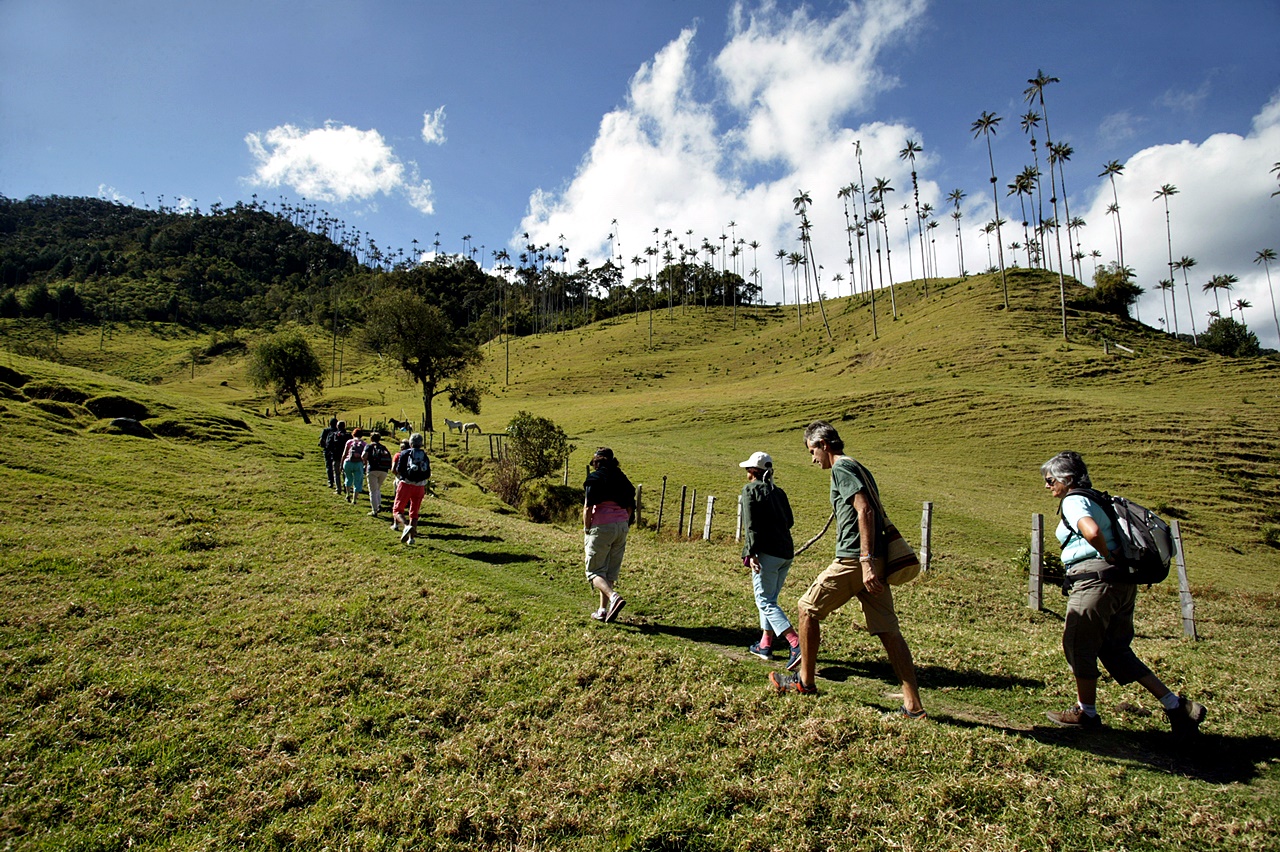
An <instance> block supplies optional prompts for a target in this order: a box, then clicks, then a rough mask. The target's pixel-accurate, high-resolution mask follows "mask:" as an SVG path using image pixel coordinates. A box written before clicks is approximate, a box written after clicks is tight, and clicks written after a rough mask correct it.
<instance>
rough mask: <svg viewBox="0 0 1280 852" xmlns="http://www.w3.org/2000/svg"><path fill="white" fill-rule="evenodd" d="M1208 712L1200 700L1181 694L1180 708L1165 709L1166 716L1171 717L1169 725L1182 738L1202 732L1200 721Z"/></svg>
mask: <svg viewBox="0 0 1280 852" xmlns="http://www.w3.org/2000/svg"><path fill="white" fill-rule="evenodd" d="M1206 713H1208V711H1207V710H1206V709H1205V706H1204V705H1203V704H1201V703H1200V702H1199V701H1191V700H1190V699H1187V698H1184V697H1183V696H1181V695H1179V696H1178V709H1176V710H1166V711H1164V714H1165V716H1168V717H1169V727H1171V728H1172V729H1173V733H1174V736H1177V737H1178V738H1180V739H1185V738H1189V737H1194V736H1195V735H1196V734H1198V733H1200V723H1201V722H1203V721H1204V717H1205V714H1206Z"/></svg>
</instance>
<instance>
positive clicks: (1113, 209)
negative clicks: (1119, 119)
mask: <svg viewBox="0 0 1280 852" xmlns="http://www.w3.org/2000/svg"><path fill="white" fill-rule="evenodd" d="M1120 174H1124V164H1123V163H1121V162H1120V161H1119V160H1112V161H1111V162H1109V163H1107V164H1106V165H1105V166H1103V167H1102V172H1101V173H1100V174H1099V175H1098V177H1105V178H1106V179H1107V180H1109V181H1111V200H1112V204H1111V205H1110V206H1109V207H1107V212H1108V213H1113V214H1115V217H1116V234H1117V237H1116V254H1117V255H1118V256H1119V259H1120V265H1121V266H1124V228H1123V227H1122V226H1121V225H1120V196H1119V195H1118V194H1117V193H1116V175H1120Z"/></svg>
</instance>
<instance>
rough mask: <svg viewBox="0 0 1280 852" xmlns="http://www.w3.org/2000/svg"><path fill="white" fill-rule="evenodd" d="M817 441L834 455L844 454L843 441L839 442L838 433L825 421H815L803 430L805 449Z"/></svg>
mask: <svg viewBox="0 0 1280 852" xmlns="http://www.w3.org/2000/svg"><path fill="white" fill-rule="evenodd" d="M819 441H822V442H823V443H824V444H825V445H826V447H827V449H828V450H830V451H831V452H833V453H835V454H836V455H842V454H843V453H844V441H842V440H840V433H839V432H837V431H836V427H834V426H832V425H831V424H830V423H828V422H827V421H825V420H815V421H813V422H812V423H810V424H809V425H808V426H806V427H805V430H804V445H805V449H808V448H809V445H810V444H816V443H818V442H819Z"/></svg>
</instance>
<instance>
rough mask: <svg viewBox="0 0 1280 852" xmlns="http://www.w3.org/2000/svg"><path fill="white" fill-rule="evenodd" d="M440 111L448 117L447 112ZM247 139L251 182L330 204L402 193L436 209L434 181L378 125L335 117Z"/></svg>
mask: <svg viewBox="0 0 1280 852" xmlns="http://www.w3.org/2000/svg"><path fill="white" fill-rule="evenodd" d="M441 110H443V107H441ZM438 112H439V111H438ZM439 115H440V116H441V118H443V112H439ZM424 133H425V128H424ZM442 139H443V137H442ZM244 141H245V144H246V145H248V146H249V152H250V154H252V155H253V158H254V160H255V161H256V163H257V168H256V169H255V170H254V173H253V174H252V175H251V176H250V177H249V178H248V181H249V182H250V183H252V184H255V185H259V186H271V187H276V186H282V185H283V186H288V187H289V188H290V189H292V190H293V191H294V192H296V193H298V194H299V195H301V196H304V197H306V198H310V199H314V200H317V201H327V202H331V203H332V202H338V203H345V202H352V201H356V202H370V201H371V200H372V199H374V198H375V197H376V196H378V195H387V196H390V195H394V194H401V195H403V196H404V197H405V199H406V200H407V201H408V203H409V204H410V205H411V206H412V207H414V208H415V209H416V210H418V211H420V212H422V213H425V214H431V213H433V212H434V209H435V207H434V203H433V199H432V188H431V182H430V181H429V180H423V179H422V178H421V177H420V176H419V175H418V168H417V165H416V164H415V163H414V162H413V161H408V162H407V163H406V162H402V161H401V160H400V158H399V157H397V156H396V153H395V151H394V150H393V149H392V148H391V146H390V145H388V144H387V142H386V140H385V139H383V137H382V134H381V133H379V132H378V131H377V130H361V129H359V128H356V127H351V126H349V125H343V124H338V123H336V122H326V123H325V125H324V127H321V128H316V129H312V130H302V129H301V128H298V127H295V126H294V125H292V124H284V125H281V126H279V127H275V128H272V129H271V130H268V131H267V132H266V133H250V134H248V135H247V136H245V139H244Z"/></svg>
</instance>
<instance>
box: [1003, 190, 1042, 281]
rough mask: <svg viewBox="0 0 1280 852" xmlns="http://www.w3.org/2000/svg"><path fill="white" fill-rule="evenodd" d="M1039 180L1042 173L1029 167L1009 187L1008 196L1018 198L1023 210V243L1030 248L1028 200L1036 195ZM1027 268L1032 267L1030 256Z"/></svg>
mask: <svg viewBox="0 0 1280 852" xmlns="http://www.w3.org/2000/svg"><path fill="white" fill-rule="evenodd" d="M1039 180H1040V173H1039V172H1037V171H1036V168H1035V166H1027V167H1026V168H1024V169H1023V170H1022V171H1020V172H1018V174H1017V175H1015V176H1014V178H1013V183H1011V184H1009V185H1008V187H1007V188H1008V190H1009V192H1008V195H1016V196H1018V207H1019V208H1020V209H1021V210H1022V242H1023V243H1024V244H1025V245H1027V246H1028V247H1030V246H1031V235H1030V234H1028V233H1027V224H1028V222H1027V199H1028V198H1031V197H1032V195H1033V194H1034V193H1035V188H1036V184H1037V183H1038V182H1039ZM1027 266H1031V256H1030V255H1028V256H1027Z"/></svg>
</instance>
